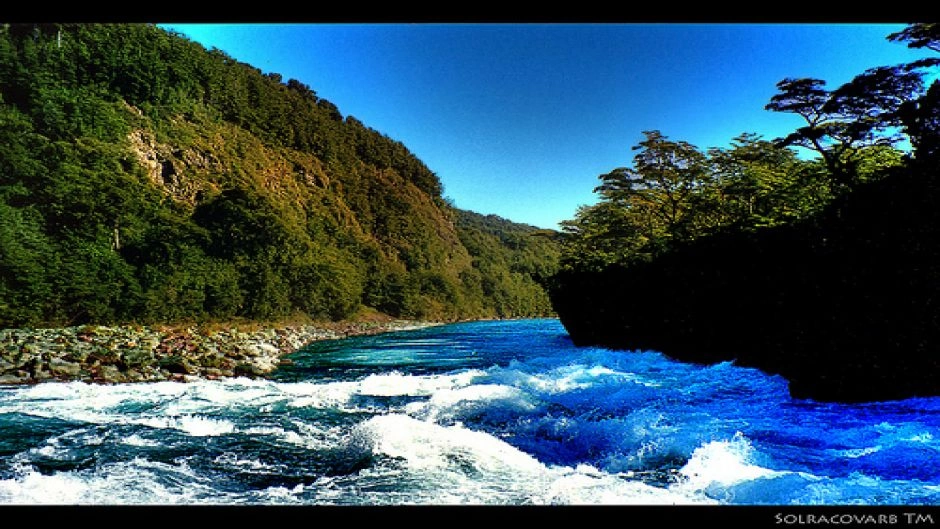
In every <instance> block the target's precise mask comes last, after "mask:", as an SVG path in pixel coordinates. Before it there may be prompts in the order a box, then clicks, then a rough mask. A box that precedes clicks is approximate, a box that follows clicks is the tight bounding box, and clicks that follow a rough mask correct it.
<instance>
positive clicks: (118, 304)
mask: <svg viewBox="0 0 940 529" xmlns="http://www.w3.org/2000/svg"><path fill="white" fill-rule="evenodd" d="M557 258H558V247H557V243H556V242H555V238H554V234H553V233H551V232H548V233H546V232H545V231H544V230H538V229H536V228H534V227H532V226H526V225H521V224H516V223H512V222H509V221H506V220H505V219H498V218H493V217H483V216H481V215H477V214H474V213H472V212H467V211H462V210H459V209H457V208H455V207H453V206H452V205H450V203H449V202H448V201H447V200H445V199H444V198H443V196H442V186H441V183H440V181H439V179H438V177H437V176H436V175H435V174H434V173H433V172H432V171H431V170H430V169H429V168H428V167H426V166H425V165H424V164H423V163H422V162H421V161H420V160H419V159H418V158H417V157H415V156H414V155H413V154H412V153H411V152H410V151H408V149H407V148H406V147H405V146H404V145H403V144H402V143H401V142H398V141H395V140H393V139H391V138H389V137H387V136H386V135H384V134H382V133H380V132H379V131H376V130H374V129H371V128H369V127H368V126H366V125H365V124H363V123H362V122H360V121H359V120H357V119H356V118H354V117H353V116H343V115H342V113H341V112H340V110H339V109H338V108H337V107H336V105H334V104H333V103H331V102H330V101H327V100H326V99H323V98H320V97H318V96H317V94H316V92H315V91H314V90H313V89H311V88H310V87H309V86H308V85H306V84H304V83H302V82H300V81H298V80H296V79H289V80H287V81H284V80H283V79H282V78H281V76H280V75H278V74H276V73H263V72H261V70H259V69H257V68H255V67H253V66H251V65H248V64H244V63H241V62H238V61H236V60H234V59H233V58H231V57H229V56H227V55H226V54H225V53H223V52H221V51H219V50H215V49H213V50H206V49H205V48H203V47H202V46H201V45H199V44H197V43H194V42H192V41H190V40H188V39H186V38H185V37H183V36H181V35H178V34H174V33H170V32H167V31H165V30H163V29H160V28H157V27H155V26H153V25H147V24H44V25H4V26H2V27H0V327H17V326H38V325H46V326H48V325H60V326H61V325H77V324H84V323H121V322H140V323H155V322H174V321H208V320H226V319H233V318H243V319H250V320H274V319H285V318H301V319H304V318H309V319H320V320H340V319H345V318H355V317H357V315H360V314H364V313H369V312H373V311H378V312H381V313H384V314H387V315H389V316H392V317H401V318H412V319H435V320H455V319H466V318H486V317H519V316H537V315H546V314H551V307H550V303H549V301H548V298H547V296H546V294H545V293H544V291H543V290H542V289H541V287H540V286H539V283H538V281H537V280H538V279H539V278H540V277H544V276H547V275H549V274H550V273H551V272H552V271H553V269H554V266H555V263H556V262H557Z"/></svg>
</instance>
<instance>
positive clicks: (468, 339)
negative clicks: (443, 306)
mask: <svg viewBox="0 0 940 529" xmlns="http://www.w3.org/2000/svg"><path fill="white" fill-rule="evenodd" d="M290 358H291V359H292V360H293V361H294V363H293V365H291V366H286V367H282V368H281V369H280V370H279V371H277V372H276V373H275V374H274V375H273V376H272V377H271V378H270V379H269V380H249V379H244V378H238V379H229V380H219V381H201V382H194V383H185V384H184V383H175V382H159V383H147V384H120V385H112V386H103V385H92V384H85V383H79V382H73V383H44V384H40V385H35V386H12V387H9V386H8V387H2V388H0V503H3V504H29V505H34V504H47V503H52V504H95V505H114V504H148V505H154V504H189V505H193V504H224V505H231V504H247V505H258V504H264V505H269V504H330V505H405V504H433V505H453V504H513V505H519V504H645V505H650V504H666V505H671V504H714V503H717V504H765V505H766V504H769V505H790V504H814V505H818V504H834V505H846V504H864V505H872V504H889V505H901V504H903V505H931V506H932V505H938V504H940V398H929V399H910V400H905V401H899V402H889V403H879V404H868V405H839V404H821V403H816V402H812V401H805V400H794V399H791V398H790V397H789V396H788V393H787V388H786V382H785V381H784V380H783V379H781V378H779V377H773V376H767V375H765V374H763V373H761V372H760V371H757V370H754V369H746V368H740V367H737V366H734V365H732V364H730V363H723V364H719V365H714V366H697V365H691V364H684V363H680V362H675V361H671V360H669V359H667V358H665V357H664V356H663V355H661V354H659V353H656V352H618V351H610V350H606V349H600V348H576V347H574V346H572V345H571V342H570V341H569V340H568V338H567V336H566V334H565V331H564V328H563V327H562V326H561V325H560V324H559V323H558V322H557V321H556V320H527V321H508V322H479V323H463V324H454V325H447V326H441V327H432V328H426V329H421V330H414V331H405V332H398V333H390V334H385V335H379V336H371V337H360V338H350V339H347V340H337V341H331V342H320V343H317V344H314V345H312V346H311V347H309V348H307V349H305V350H303V351H300V352H298V353H295V354H294V355H292V356H291V357H290Z"/></svg>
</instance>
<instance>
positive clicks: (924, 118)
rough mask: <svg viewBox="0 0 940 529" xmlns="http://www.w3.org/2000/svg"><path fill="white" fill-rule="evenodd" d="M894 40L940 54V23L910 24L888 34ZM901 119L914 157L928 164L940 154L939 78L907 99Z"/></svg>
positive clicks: (927, 63)
mask: <svg viewBox="0 0 940 529" xmlns="http://www.w3.org/2000/svg"><path fill="white" fill-rule="evenodd" d="M888 40H890V41H893V42H906V43H907V46H908V47H909V48H915V49H920V48H927V49H929V50H932V51H935V52H938V53H940V24H937V23H917V24H910V25H908V26H907V27H906V28H905V29H903V30H902V31H899V32H897V33H892V34H890V35H888ZM938 64H940V58H935V57H933V58H926V59H921V60H918V61H914V62H912V63H910V64H907V65H902V66H901V67H900V68H904V69H907V70H913V69H919V68H929V67H931V66H937V65H938ZM898 118H899V120H900V122H901V123H902V125H903V127H904V131H905V133H906V134H907V135H908V137H909V138H910V140H911V145H912V147H913V149H914V160H915V161H916V162H918V163H923V164H927V163H930V161H931V160H934V161H935V160H937V159H938V157H940V80H938V79H935V80H934V81H933V83H931V85H930V87H929V88H928V89H927V91H926V92H925V93H924V94H923V95H921V96H920V97H918V98H916V99H914V100H911V101H907V102H905V103H904V104H903V105H902V106H901V107H900V108H899V109H898Z"/></svg>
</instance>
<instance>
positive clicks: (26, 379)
mask: <svg viewBox="0 0 940 529" xmlns="http://www.w3.org/2000/svg"><path fill="white" fill-rule="evenodd" d="M31 381H32V377H31V376H30V375H29V373H27V372H26V371H16V372H13V373H5V374H3V375H0V384H28V383H30V382H31Z"/></svg>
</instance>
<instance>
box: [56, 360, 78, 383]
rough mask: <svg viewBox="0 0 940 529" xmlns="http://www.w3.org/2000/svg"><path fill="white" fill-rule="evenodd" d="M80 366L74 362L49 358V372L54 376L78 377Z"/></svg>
mask: <svg viewBox="0 0 940 529" xmlns="http://www.w3.org/2000/svg"><path fill="white" fill-rule="evenodd" d="M81 371H82V366H81V365H79V364H76V363H74V362H69V361H67V360H62V359H61V358H52V359H50V360H49V372H50V373H52V375H54V376H56V377H73V378H74V377H78V376H79V374H80V373H81Z"/></svg>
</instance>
